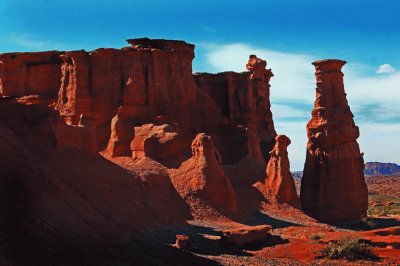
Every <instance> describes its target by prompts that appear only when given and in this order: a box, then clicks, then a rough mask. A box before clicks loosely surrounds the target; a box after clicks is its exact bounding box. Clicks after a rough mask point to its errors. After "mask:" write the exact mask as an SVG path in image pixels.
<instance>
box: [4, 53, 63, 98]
mask: <svg viewBox="0 0 400 266" xmlns="http://www.w3.org/2000/svg"><path fill="white" fill-rule="evenodd" d="M61 53H62V52H58V51H49V52H38V53H6V54H0V97H3V96H14V97H21V96H25V95H34V94H36V95H42V96H44V95H55V94H56V93H57V91H58V89H59V88H60V80H61V70H60V64H61V60H60V58H59V56H60V54H61Z"/></svg>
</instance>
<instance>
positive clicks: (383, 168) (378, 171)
mask: <svg viewBox="0 0 400 266" xmlns="http://www.w3.org/2000/svg"><path fill="white" fill-rule="evenodd" d="M364 174H365V175H371V176H378V175H400V165H397V164H395V163H379V162H367V163H365V169H364Z"/></svg>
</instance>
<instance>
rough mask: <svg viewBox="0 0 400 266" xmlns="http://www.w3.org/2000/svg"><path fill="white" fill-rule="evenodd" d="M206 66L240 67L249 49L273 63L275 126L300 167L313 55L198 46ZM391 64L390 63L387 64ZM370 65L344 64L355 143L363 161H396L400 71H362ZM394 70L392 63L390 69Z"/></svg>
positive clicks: (238, 45)
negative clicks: (356, 128) (356, 136)
mask: <svg viewBox="0 0 400 266" xmlns="http://www.w3.org/2000/svg"><path fill="white" fill-rule="evenodd" d="M201 48H202V49H204V51H205V53H206V56H205V58H206V61H207V63H208V64H209V66H210V69H211V71H214V72H222V71H245V70H246V69H245V64H246V62H247V58H248V56H249V55H250V54H256V55H257V56H258V57H260V58H263V59H266V60H267V62H268V66H267V68H272V71H273V72H274V75H275V76H274V77H273V78H272V79H271V98H270V99H271V106H272V107H271V108H272V113H273V117H274V123H275V128H276V130H277V132H278V133H279V134H285V135H287V136H289V137H290V139H291V140H292V145H290V146H289V149H288V150H289V157H290V160H291V166H292V167H291V169H292V170H301V169H302V168H303V165H304V161H305V154H306V143H307V138H306V130H305V127H306V123H307V121H308V120H309V119H310V116H311V115H310V113H311V109H312V108H313V102H314V98H315V77H314V71H315V70H314V67H313V66H312V65H311V63H312V62H313V61H315V60H317V59H321V58H316V57H314V56H312V55H307V54H295V53H286V52H280V51H275V50H270V49H262V48H257V47H253V46H250V45H247V44H244V43H235V44H226V45H221V44H218V45H210V44H208V45H203V46H202V47H201ZM389 66H390V65H389ZM369 69H370V67H369V66H366V65H362V64H357V63H352V62H350V63H348V64H347V65H346V66H345V67H344V68H343V72H344V74H345V80H344V81H345V89H346V93H347V99H348V101H349V105H350V107H351V109H352V111H353V113H354V115H355V120H356V124H357V125H358V126H359V127H360V132H361V137H360V138H359V143H360V146H361V150H362V151H363V152H364V153H365V160H366V161H385V162H395V163H400V141H398V139H399V136H400V133H399V132H400V74H396V73H393V72H394V70H393V72H392V75H379V76H365V75H363V74H364V73H367V72H368V71H367V70H369ZM393 69H394V68H393Z"/></svg>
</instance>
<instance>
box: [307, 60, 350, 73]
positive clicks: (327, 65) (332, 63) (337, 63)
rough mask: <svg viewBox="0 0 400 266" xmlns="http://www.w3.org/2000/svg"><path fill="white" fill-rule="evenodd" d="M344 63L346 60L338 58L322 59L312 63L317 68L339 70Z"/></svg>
mask: <svg viewBox="0 0 400 266" xmlns="http://www.w3.org/2000/svg"><path fill="white" fill-rule="evenodd" d="M346 63H347V62H346V61H344V60H340V59H323V60H317V61H315V62H313V63H312V64H313V65H314V66H315V68H316V69H318V70H340V69H341V68H342V67H343V66H344V65H345V64H346Z"/></svg>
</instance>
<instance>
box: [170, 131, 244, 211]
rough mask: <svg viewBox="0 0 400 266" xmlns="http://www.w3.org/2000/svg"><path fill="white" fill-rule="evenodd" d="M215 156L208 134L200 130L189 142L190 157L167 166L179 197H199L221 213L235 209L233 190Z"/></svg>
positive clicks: (216, 154) (196, 198) (190, 199)
mask: <svg viewBox="0 0 400 266" xmlns="http://www.w3.org/2000/svg"><path fill="white" fill-rule="evenodd" d="M217 158H218V152H217V150H216V149H215V148H214V144H213V141H212V139H211V137H210V136H209V135H207V134H205V133H200V134H198V135H197V136H196V138H195V139H194V140H193V142H192V158H190V159H189V160H187V161H185V162H183V163H182V165H181V166H180V167H179V169H172V170H170V174H171V179H172V182H173V184H174V186H175V188H176V190H177V191H178V193H179V194H180V195H181V197H182V198H184V199H186V200H187V201H189V202H190V203H191V202H192V200H194V201H196V200H201V201H204V202H205V203H206V204H208V205H210V206H211V207H214V208H215V209H217V210H219V211H222V212H223V213H224V212H225V213H234V212H235V211H236V208H237V207H236V196H235V191H234V189H233V186H232V184H231V182H230V181H229V179H228V178H227V177H226V176H225V173H224V171H223V170H222V167H221V165H220V162H219V161H218V159H217ZM192 207H193V205H192Z"/></svg>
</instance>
